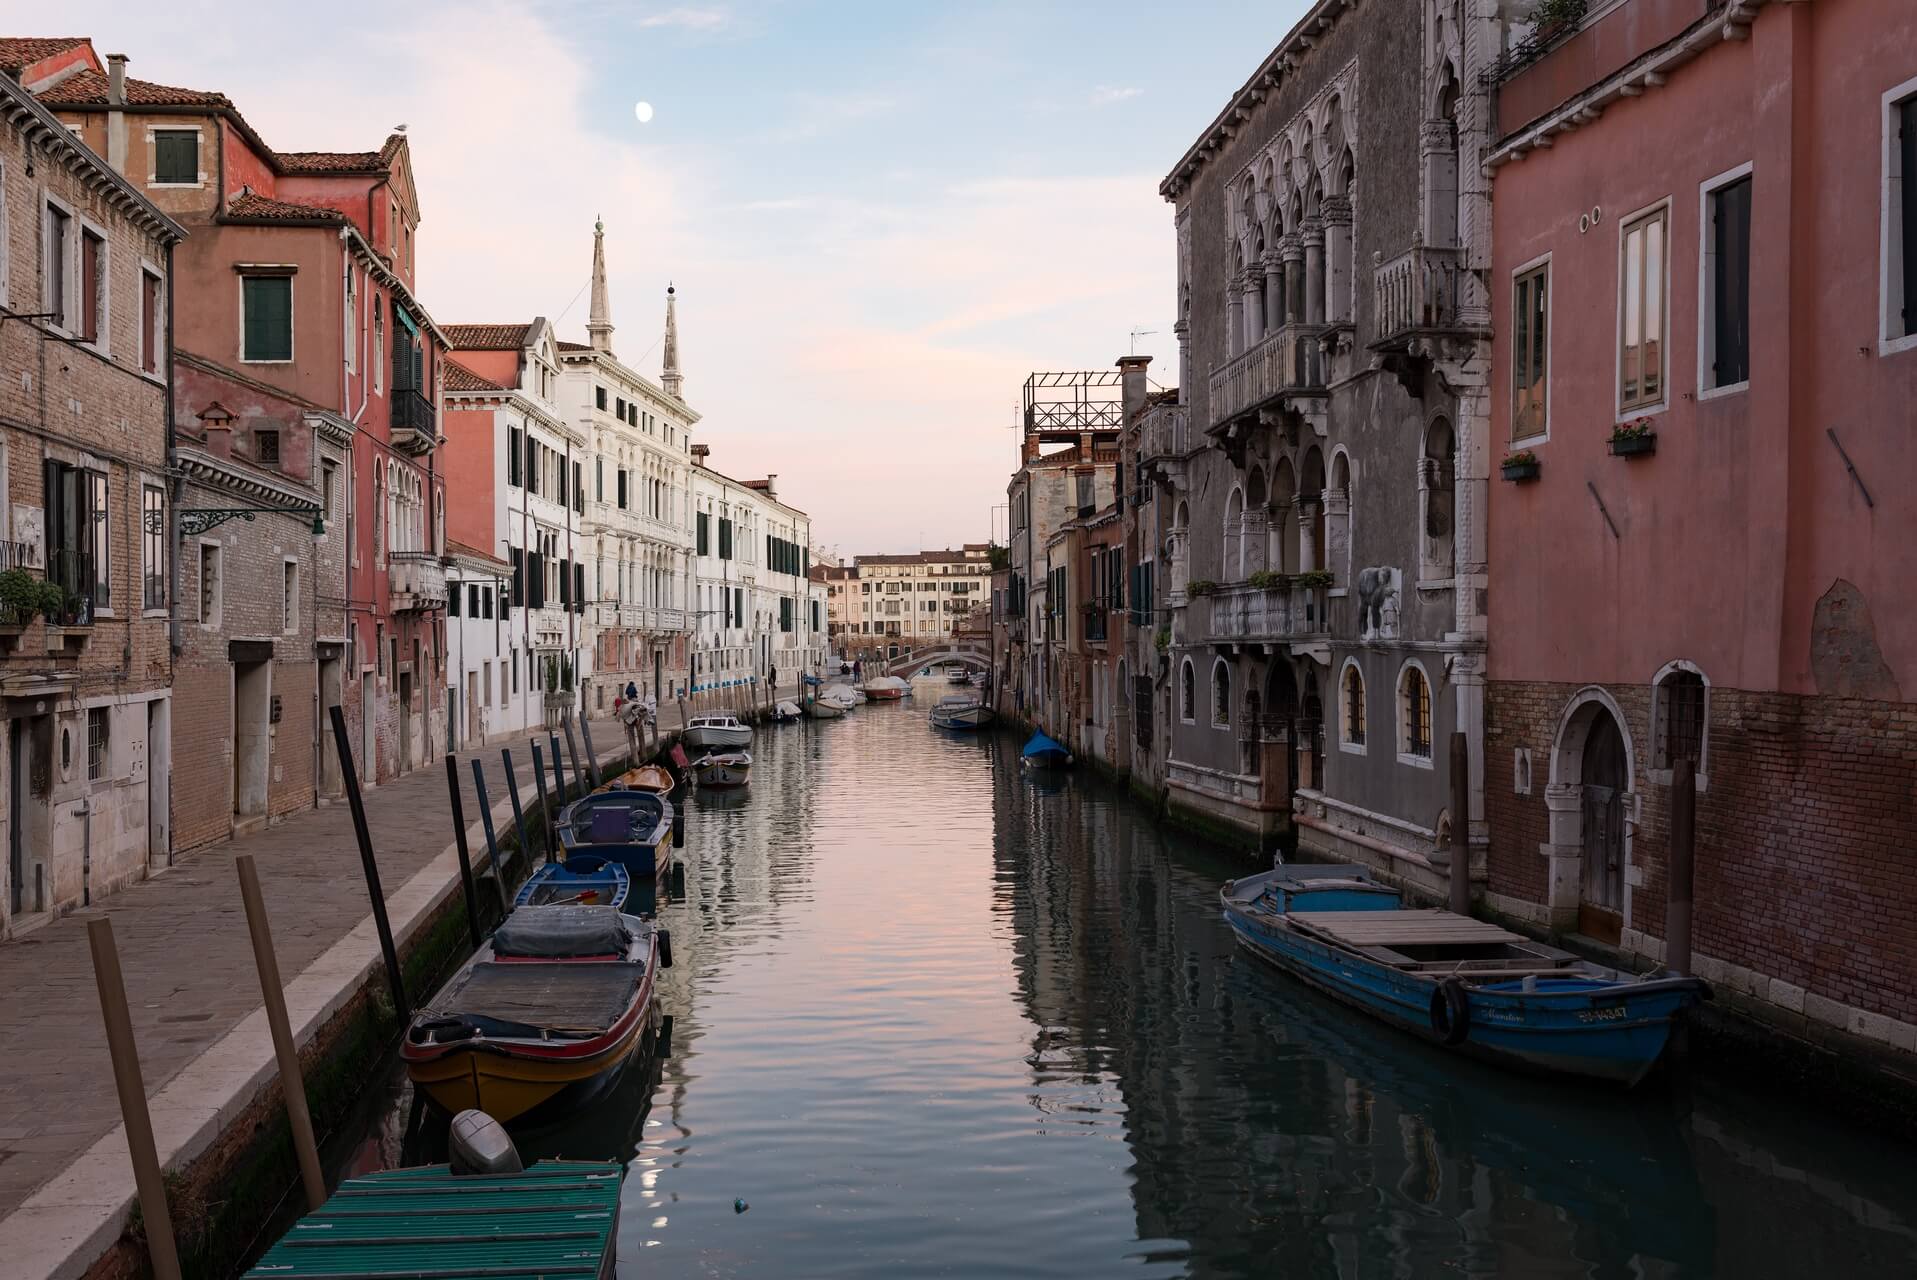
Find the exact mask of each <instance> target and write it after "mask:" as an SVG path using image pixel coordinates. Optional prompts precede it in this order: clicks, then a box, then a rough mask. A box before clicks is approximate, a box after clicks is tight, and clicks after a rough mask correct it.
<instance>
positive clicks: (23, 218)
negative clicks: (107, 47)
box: [0, 40, 185, 937]
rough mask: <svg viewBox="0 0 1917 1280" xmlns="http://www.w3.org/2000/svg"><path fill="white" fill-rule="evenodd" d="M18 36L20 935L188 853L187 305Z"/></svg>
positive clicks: (13, 773) (1, 160) (10, 371)
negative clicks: (182, 356)
mask: <svg viewBox="0 0 1917 1280" xmlns="http://www.w3.org/2000/svg"><path fill="white" fill-rule="evenodd" d="M74 44H75V42H72V41H33V40H26V41H16V40H0V117H3V118H4V127H0V308H4V310H0V372H3V373H4V376H0V720H3V723H4V728H3V730H0V776H4V779H5V785H6V790H5V804H4V807H0V841H4V844H5V848H6V863H7V869H6V874H5V875H4V876H0V937H4V936H7V935H8V934H10V933H12V932H13V931H14V930H16V929H18V928H20V927H22V926H25V925H28V924H30V923H32V922H33V921H35V920H36V919H45V918H47V917H49V916H51V915H53V914H56V913H60V912H65V911H69V910H72V909H73V908H75V907H77V906H80V905H82V904H85V903H88V902H91V901H93V900H94V899H97V898H99V897H101V896H103V895H105V894H107V893H110V892H112V891H113V890H114V889H116V888H118V887H119V886H121V885H124V884H126V883H128V882H130V881H133V880H137V879H139V878H141V877H142V876H144V875H145V874H146V872H147V870H148V868H149V866H163V865H165V863H166V860H167V858H168V849H169V843H168V831H167V826H168V813H169V797H168V793H167V781H168V776H169V772H170V770H169V761H168V758H167V743H168V721H169V719H170V718H171V716H172V714H173V709H172V706H171V703H170V700H169V695H168V690H169V687H170V685H171V683H172V661H171V656H170V654H169V651H168V644H167V630H168V610H169V607H170V605H171V603H172V601H173V594H172V591H171V583H170V581H169V568H170V559H169V557H168V554H167V549H168V541H167V532H166V531H167V520H168V518H169V515H170V503H169V500H168V494H167V479H166V477H167V451H168V439H167V378H168V340H169V334H168V332H167V303H168V298H169V295H170V291H171V264H172V261H173V253H174V248H175V246H176V245H177V244H178V243H179V242H180V240H181V238H182V236H183V235H184V234H185V233H184V231H183V230H182V228H181V227H180V226H179V224H178V223H176V222H175V221H174V220H172V219H171V218H169V217H167V216H166V215H165V214H164V213H162V212H161V211H160V210H159V209H158V208H156V207H155V205H154V204H153V203H152V202H151V201H149V200H147V199H146V198H145V197H143V196H142V195H141V194H140V192H139V191H138V190H137V189H136V188H135V186H134V185H133V184H131V183H129V182H127V181H126V179H125V178H123V177H122V176H121V175H119V174H118V173H116V172H114V171H113V169H112V168H111V167H110V166H108V165H107V164H105V163H103V162H102V161H101V160H100V158H99V155H98V154H96V153H95V152H94V151H91V150H89V149H88V148H87V147H86V146H85V145H83V144H82V142H81V141H80V140H79V139H78V138H76V137H74V136H73V134H72V133H71V132H69V131H68V130H67V129H66V128H65V127H64V126H63V124H62V123H61V122H60V121H59V120H58V119H56V118H55V117H54V115H53V114H52V113H51V112H49V111H48V110H47V109H46V107H45V106H43V105H42V104H41V103H39V102H37V101H35V100H34V98H33V97H32V96H31V95H30V94H29V93H28V92H27V91H26V90H24V89H23V88H22V87H21V85H20V83H19V82H18V81H17V80H16V79H15V78H14V77H15V76H17V75H19V74H20V73H21V72H22V71H25V70H28V69H30V68H32V67H34V66H36V65H39V64H42V63H44V62H46V61H47V60H49V59H52V60H58V59H61V58H68V57H72V56H73V53H72V49H73V47H74Z"/></svg>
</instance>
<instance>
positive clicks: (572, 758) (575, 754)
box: [564, 716, 599, 796]
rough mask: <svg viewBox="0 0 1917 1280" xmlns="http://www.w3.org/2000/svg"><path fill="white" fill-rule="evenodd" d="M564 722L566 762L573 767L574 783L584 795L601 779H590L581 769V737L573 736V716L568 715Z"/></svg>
mask: <svg viewBox="0 0 1917 1280" xmlns="http://www.w3.org/2000/svg"><path fill="white" fill-rule="evenodd" d="M564 724H565V726H566V763H567V765H569V766H570V767H571V768H572V781H573V785H574V786H576V787H578V788H579V794H580V795H582V796H583V795H585V794H586V793H587V792H588V791H591V790H592V789H593V788H594V787H596V786H598V785H599V780H598V779H597V778H593V779H591V780H588V779H587V778H586V775H585V774H583V773H581V772H580V771H579V739H578V738H576V737H574V736H573V732H572V717H571V716H567V717H566V719H565V721H564Z"/></svg>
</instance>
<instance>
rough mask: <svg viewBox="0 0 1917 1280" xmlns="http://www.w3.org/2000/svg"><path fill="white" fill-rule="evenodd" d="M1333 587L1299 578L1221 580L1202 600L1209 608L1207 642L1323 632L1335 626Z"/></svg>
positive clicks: (1252, 640) (1267, 641)
mask: <svg viewBox="0 0 1917 1280" xmlns="http://www.w3.org/2000/svg"><path fill="white" fill-rule="evenodd" d="M1329 592H1330V588H1328V587H1322V586H1303V585H1300V584H1297V583H1291V584H1288V585H1286V586H1281V587H1254V586H1251V585H1250V584H1249V583H1242V582H1241V583H1233V584H1231V585H1229V586H1221V587H1219V588H1217V589H1216V590H1214V591H1213V592H1212V593H1211V594H1210V595H1207V596H1204V597H1202V599H1201V601H1200V603H1202V604H1203V605H1204V606H1205V607H1206V610H1207V613H1208V616H1207V620H1206V624H1205V630H1204V639H1205V642H1206V643H1209V644H1217V645H1248V644H1272V643H1277V642H1283V641H1291V640H1313V639H1320V638H1323V637H1324V636H1326V635H1328V634H1329V633H1330V630H1331V624H1330V618H1329V610H1330V599H1329Z"/></svg>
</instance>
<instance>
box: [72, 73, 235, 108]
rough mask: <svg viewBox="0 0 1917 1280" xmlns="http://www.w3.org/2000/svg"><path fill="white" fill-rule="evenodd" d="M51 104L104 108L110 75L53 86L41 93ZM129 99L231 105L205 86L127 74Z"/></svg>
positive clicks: (175, 104) (151, 104)
mask: <svg viewBox="0 0 1917 1280" xmlns="http://www.w3.org/2000/svg"><path fill="white" fill-rule="evenodd" d="M35 96H36V97H38V98H39V99H40V101H42V102H44V103H46V104H47V105H48V106H49V107H104V106H106V105H107V78H106V73H105V72H104V71H82V72H79V73H78V74H77V75H71V76H68V77H67V78H66V79H65V80H62V81H60V82H59V83H58V84H54V85H49V86H48V87H47V88H45V89H43V90H41V91H40V92H39V93H38V94H37V95H35ZM126 100H127V101H128V102H129V103H131V104H133V105H134V106H140V107H230V106H232V105H233V103H232V101H231V100H230V99H229V98H228V97H227V96H226V95H225V94H223V93H211V92H208V91H207V90H204V89H179V88H175V87H174V86H172V85H168V84H154V83H153V82H152V81H151V80H135V79H133V78H132V77H131V76H129V77H127V82H126Z"/></svg>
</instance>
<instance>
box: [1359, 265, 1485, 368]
mask: <svg viewBox="0 0 1917 1280" xmlns="http://www.w3.org/2000/svg"><path fill="white" fill-rule="evenodd" d="M1463 276H1464V252H1463V250H1461V249H1432V248H1427V247H1425V246H1423V245H1414V246H1413V247H1411V248H1410V249H1407V250H1406V251H1405V252H1403V253H1401V254H1399V255H1398V256H1397V257H1395V258H1393V259H1392V260H1391V261H1389V262H1386V263H1382V264H1380V265H1379V266H1378V268H1377V269H1376V270H1375V271H1374V272H1373V274H1372V287H1373V289H1374V290H1375V291H1376V299H1377V318H1378V339H1377V341H1376V342H1375V343H1374V344H1373V345H1374V346H1392V345H1402V343H1403V342H1404V340H1405V339H1406V338H1408V337H1409V336H1410V335H1411V334H1413V333H1415V332H1417V331H1419V330H1421V329H1455V328H1457V327H1458V326H1459V319H1458V301H1459V297H1460V294H1461V285H1462V283H1463Z"/></svg>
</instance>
